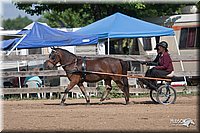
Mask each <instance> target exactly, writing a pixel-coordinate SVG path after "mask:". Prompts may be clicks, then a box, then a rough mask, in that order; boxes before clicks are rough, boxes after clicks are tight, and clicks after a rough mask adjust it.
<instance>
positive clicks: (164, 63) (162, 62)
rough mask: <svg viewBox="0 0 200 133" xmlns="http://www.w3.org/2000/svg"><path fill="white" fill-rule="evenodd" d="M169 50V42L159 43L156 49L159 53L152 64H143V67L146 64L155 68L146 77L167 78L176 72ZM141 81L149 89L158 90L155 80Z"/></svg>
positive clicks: (148, 71)
mask: <svg viewBox="0 0 200 133" xmlns="http://www.w3.org/2000/svg"><path fill="white" fill-rule="evenodd" d="M167 48H168V44H167V42H165V41H162V42H160V43H158V44H157V45H156V48H155V49H156V50H157V53H158V54H157V56H156V58H155V60H154V61H152V62H141V64H143V65H144V64H146V65H150V66H155V67H153V68H152V69H149V70H147V72H146V74H145V77H155V78H158V77H159V78H161V77H166V76H167V75H168V74H170V73H171V72H172V71H174V67H173V64H172V59H171V57H170V55H169V53H168V49H167ZM139 81H141V82H142V83H143V84H145V85H147V87H149V88H151V89H155V90H157V83H156V81H155V80H146V79H139Z"/></svg>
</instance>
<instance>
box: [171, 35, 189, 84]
mask: <svg viewBox="0 0 200 133" xmlns="http://www.w3.org/2000/svg"><path fill="white" fill-rule="evenodd" d="M174 40H175V43H176V48H177V52H178V55H181V53H180V50H179V47H178V42H177V39H176V37H175V36H174ZM180 63H181V69H182V71H185V69H184V66H183V61H182V60H180ZM183 77H184V81H185V84H186V85H187V81H186V77H185V75H184V76H183Z"/></svg>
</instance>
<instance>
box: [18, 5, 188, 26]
mask: <svg viewBox="0 0 200 133" xmlns="http://www.w3.org/2000/svg"><path fill="white" fill-rule="evenodd" d="M15 5H16V7H17V8H18V9H20V10H25V12H26V13H28V14H31V15H34V14H37V15H40V14H43V15H44V18H46V19H47V20H48V24H49V25H50V26H53V27H63V26H64V27H80V26H85V25H87V24H90V23H92V22H95V21H97V20H99V19H102V18H104V17H106V16H109V15H112V14H114V13H116V12H121V13H123V14H126V15H129V16H132V17H136V18H144V17H158V16H166V15H172V14H179V13H181V10H180V9H181V8H182V7H183V6H185V4H166V3H163V4H157V3H156V4H154V3H102V4H95V3H93V4H88V3H87V4H86V3H79V4H66V3H62V4H58V3H51V4H49V3H20V2H18V3H15Z"/></svg>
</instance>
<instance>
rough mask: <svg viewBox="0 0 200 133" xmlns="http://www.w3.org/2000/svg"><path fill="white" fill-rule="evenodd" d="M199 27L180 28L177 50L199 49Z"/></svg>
mask: <svg viewBox="0 0 200 133" xmlns="http://www.w3.org/2000/svg"><path fill="white" fill-rule="evenodd" d="M198 35H199V27H195V28H194V27H192V28H182V29H181V35H180V42H179V48H180V49H187V48H199V46H200V45H199V40H198V38H197V37H198Z"/></svg>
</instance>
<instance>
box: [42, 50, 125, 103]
mask: <svg viewBox="0 0 200 133" xmlns="http://www.w3.org/2000/svg"><path fill="white" fill-rule="evenodd" d="M58 63H60V65H59V66H62V67H63V69H64V70H65V71H66V75H67V77H68V79H69V80H70V83H69V84H68V86H67V88H66V89H65V91H64V96H63V98H62V100H61V105H64V102H65V99H66V95H67V93H68V92H69V91H70V90H71V89H72V88H73V87H74V86H75V85H78V86H79V88H80V89H81V91H82V93H83V95H84V96H85V99H86V102H87V103H88V104H89V103H90V99H89V96H88V95H87V93H86V90H85V88H84V86H83V82H98V81H100V80H104V81H105V85H106V91H105V92H104V94H103V96H102V98H101V99H100V101H101V102H102V101H103V100H105V99H106V97H107V96H108V94H109V93H110V91H111V90H112V86H111V80H113V81H114V82H115V83H116V84H117V85H118V87H119V88H120V89H121V90H122V91H123V92H124V96H125V101H126V104H127V103H128V102H129V84H128V79H127V77H116V76H109V75H98V74H92V73H89V72H88V71H95V72H104V73H114V74H124V75H126V74H127V70H128V67H129V65H128V63H127V62H125V61H123V60H120V59H116V58H109V57H103V58H100V57H99V58H88V57H80V56H76V55H74V54H72V53H70V52H69V51H67V50H64V49H60V48H53V49H52V52H51V53H50V55H49V59H48V60H46V61H45V63H44V66H45V67H46V68H48V69H52V68H54V67H59V66H56V65H57V64H58Z"/></svg>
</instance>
